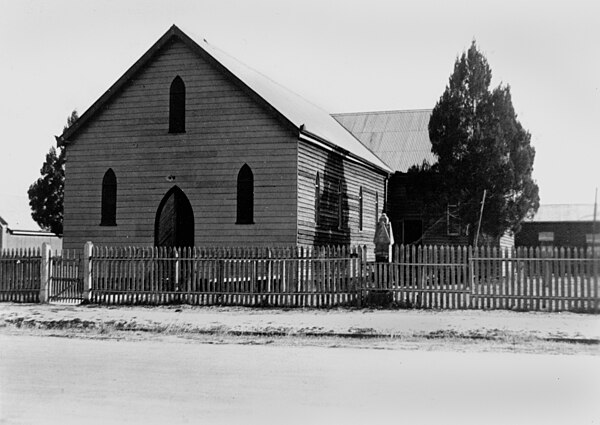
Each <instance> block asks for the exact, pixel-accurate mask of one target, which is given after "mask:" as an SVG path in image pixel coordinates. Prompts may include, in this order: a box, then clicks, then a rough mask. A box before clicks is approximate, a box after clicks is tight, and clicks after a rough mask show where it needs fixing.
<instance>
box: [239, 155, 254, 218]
mask: <svg viewBox="0 0 600 425" xmlns="http://www.w3.org/2000/svg"><path fill="white" fill-rule="evenodd" d="M235 223H236V224H254V175H253V174H252V169H251V168H250V167H249V166H248V164H244V165H243V166H242V168H241V169H240V172H239V173H238V178H237V220H236V222H235Z"/></svg>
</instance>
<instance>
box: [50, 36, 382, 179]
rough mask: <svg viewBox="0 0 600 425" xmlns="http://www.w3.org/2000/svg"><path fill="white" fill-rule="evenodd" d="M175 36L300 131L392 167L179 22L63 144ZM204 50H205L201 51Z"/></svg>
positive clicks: (318, 111) (64, 137)
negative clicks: (214, 63)
mask: <svg viewBox="0 0 600 425" xmlns="http://www.w3.org/2000/svg"><path fill="white" fill-rule="evenodd" d="M173 37H176V38H178V39H180V40H181V41H183V42H184V43H186V44H187V45H188V47H190V48H191V49H192V50H194V51H198V49H200V50H201V51H203V52H205V53H206V54H208V55H209V56H211V57H212V58H213V59H214V60H215V61H217V62H218V63H219V64H221V65H222V66H223V67H224V68H226V69H227V70H228V71H229V72H231V73H232V74H233V75H234V76H235V77H236V78H238V79H239V80H240V81H241V82H242V83H243V84H245V85H246V86H247V87H249V88H250V89H251V90H252V91H253V92H254V93H255V94H257V95H258V96H259V97H260V98H262V99H263V100H265V101H266V102H267V103H268V104H269V105H270V106H271V107H272V108H273V109H275V110H276V111H277V112H278V113H279V114H281V115H282V116H283V117H285V119H286V120H288V121H289V122H290V123H292V125H294V126H295V127H296V128H297V129H298V130H299V131H301V129H304V130H305V131H306V132H307V133H308V134H311V135H315V136H317V137H318V138H320V139H323V140H325V141H327V142H328V143H329V144H332V145H335V146H338V147H340V148H341V149H342V150H343V151H346V152H350V153H351V154H353V155H354V156H356V157H358V158H361V159H362V160H364V161H366V162H368V163H370V164H372V165H374V166H376V167H378V168H380V169H382V170H384V171H386V172H391V171H392V170H390V169H389V167H388V166H387V165H386V164H385V163H384V162H383V161H382V160H381V159H380V158H379V157H377V156H376V155H375V154H373V152H371V151H370V150H369V149H367V148H366V147H365V146H364V145H363V144H362V143H361V142H360V141H358V140H357V139H356V137H355V136H353V135H352V134H351V133H350V132H348V131H347V130H346V129H345V128H343V127H342V126H341V125H340V124H339V123H338V122H337V121H336V120H335V119H333V118H332V117H331V116H330V114H329V113H327V112H325V111H324V110H323V109H321V108H319V107H318V106H315V105H313V104H312V103H310V102H308V101H307V100H306V99H304V98H302V97H301V96H299V95H297V94H296V93H293V92H292V91H290V90H288V89H287V88H285V87H283V86H281V85H279V84H278V83H275V82H274V81H273V80H271V79H269V78H268V77H266V76H265V75H263V74H261V73H259V72H258V71H255V70H254V69H252V68H250V67H248V66H246V65H244V64H243V63H241V62H239V61H238V60H237V59H234V58H233V57H231V56H229V55H228V54H227V53H225V52H223V51H222V50H220V49H218V48H217V47H215V46H213V45H212V44H209V43H208V42H207V41H206V40H204V39H202V38H200V37H197V38H194V39H192V38H191V37H190V36H189V35H188V34H186V33H184V32H183V31H182V30H180V29H179V28H178V27H177V26H175V25H173V26H172V27H171V28H170V29H169V31H167V32H166V33H165V34H164V35H163V36H162V37H161V38H160V39H159V40H158V41H157V42H156V43H155V44H154V45H153V46H152V47H151V48H150V49H149V50H148V52H146V54H144V56H142V58H141V59H140V60H139V61H138V62H136V63H135V64H134V65H133V66H132V68H130V70H129V71H127V72H126V73H125V75H123V76H122V77H121V78H120V79H119V80H118V81H117V82H116V83H115V84H114V85H113V87H111V88H110V89H109V90H108V91H107V93H105V94H104V95H103V96H102V97H101V98H100V99H99V100H98V101H97V102H96V103H95V104H94V105H92V106H91V107H90V109H89V110H88V111H86V112H85V113H84V114H83V115H82V116H81V118H80V119H79V120H78V121H77V122H76V123H75V124H74V125H73V126H72V127H73V128H72V129H71V128H69V129H67V130H66V131H65V133H63V135H62V136H61V137H60V138H58V143H59V144H61V143H63V142H64V140H68V138H69V137H70V136H71V135H72V134H74V133H76V132H77V131H78V130H79V128H80V127H82V126H83V125H84V124H85V122H86V121H88V120H89V119H90V118H91V117H92V116H93V115H94V113H95V112H96V111H97V110H99V109H101V106H102V105H103V104H105V103H106V102H108V101H109V99H110V98H111V97H112V96H114V95H115V93H117V92H118V91H119V89H120V88H121V87H122V86H123V85H124V84H125V83H126V82H127V81H128V80H129V79H130V78H132V77H133V75H134V74H135V72H137V71H138V70H139V69H141V68H142V67H143V66H145V64H146V63H147V62H148V61H150V60H151V58H152V55H153V54H154V53H155V52H156V51H158V50H159V49H160V48H161V47H162V46H164V45H165V44H166V43H167V41H168V40H170V39H171V38H173ZM200 53H202V52H200Z"/></svg>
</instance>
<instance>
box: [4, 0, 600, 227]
mask: <svg viewBox="0 0 600 425" xmlns="http://www.w3.org/2000/svg"><path fill="white" fill-rule="evenodd" d="M599 4H600V2H598V1H597V0H595V1H592V0H569V1H532V0H520V1H517V0H500V1H491V0H488V1H482V0H479V1H475V0H473V1H470V0H463V1H459V0H448V1H435V0H427V1H417V0H411V1H406V2H403V1H382V0H369V1H349V0H345V1H341V0H336V1H326V0H302V1H281V0H280V1H275V0H254V1H230V0H215V1H202V0H198V1H174V0H169V1H156V0H155V1H151V0H140V1H124V0H119V1H82V0H77V1H71V0H63V1H56V0H54V1H51V2H50V1H25V0H19V1H17V0H14V1H8V0H0V128H2V130H3V137H2V151H1V152H2V166H0V216H7V219H8V220H9V224H11V225H12V227H13V228H23V227H25V228H30V227H32V226H33V225H32V224H31V221H29V217H28V215H29V213H28V211H29V207H28V205H27V194H26V192H27V188H28V187H29V185H30V184H31V183H32V182H33V181H34V180H35V179H36V178H38V177H39V169H40V167H41V164H42V162H43V160H44V157H45V154H46V152H47V151H48V149H49V148H50V146H51V145H53V144H54V143H55V142H54V137H53V136H54V135H57V134H60V133H61V132H62V128H63V126H64V125H65V123H66V118H67V116H68V115H69V114H70V112H71V111H72V110H73V109H77V110H78V111H79V113H80V114H81V113H83V112H84V111H85V110H86V109H87V108H88V107H89V106H90V105H91V104H92V103H93V102H94V101H95V100H96V99H97V98H98V97H100V95H102V94H103V93H104V92H105V91H106V90H107V89H108V87H109V86H110V85H112V84H113V83H114V82H115V81H116V80H117V79H118V78H119V77H120V76H121V75H122V74H123V73H124V72H125V71H126V70H127V69H128V68H129V67H130V66H131V65H132V64H133V63H134V62H135V61H136V60H137V59H138V58H139V57H140V56H141V55H142V54H143V53H144V52H145V51H146V50H147V49H148V48H149V47H150V46H151V45H152V44H153V43H154V42H155V41H156V40H157V39H158V38H159V37H160V36H161V35H162V34H164V33H165V32H166V31H167V30H168V29H169V27H170V26H171V25H172V24H176V25H178V26H179V27H180V28H181V29H182V30H184V31H185V32H188V33H189V35H191V36H192V37H193V38H196V39H198V38H200V37H202V38H206V39H207V40H208V41H209V42H210V43H212V44H214V45H216V46H217V47H219V48H221V49H222V50H224V51H226V52H228V53H229V54H230V55H231V56H234V57H236V58H237V59H238V60H240V61H242V62H244V63H246V64H247V65H249V66H251V67H252V68H255V69H257V70H259V71H261V72H263V73H264V74H266V75H267V76H269V77H270V78H272V79H273V80H275V81H277V82H279V83H281V84H282V85H284V86H286V87H288V88H289V89H291V90H293V91H295V92H297V93H298V94H300V95H302V96H303V97H305V98H306V99H308V100H310V101H312V102H313V103H315V104H317V105H319V106H321V107H322V108H324V109H325V110H326V111H328V112H331V113H333V112H353V111H376V110H395V109H421V108H433V106H434V105H435V103H436V101H437V100H438V98H439V97H440V95H441V94H442V92H443V91H444V88H445V86H446V83H447V81H448V78H449V76H450V74H451V72H452V68H453V64H454V61H455V59H456V56H457V55H459V54H460V53H462V51H464V50H465V49H467V48H468V47H469V45H470V43H471V40H473V39H476V41H477V44H478V46H479V48H480V49H481V50H482V51H483V52H484V54H485V55H486V57H487V59H488V62H489V64H490V66H491V69H492V73H493V80H492V85H493V86H496V85H498V84H500V83H504V84H510V86H511V89H512V95H513V104H514V107H515V110H516V111H517V113H518V116H519V119H520V121H521V123H522V124H523V126H524V127H525V128H526V129H528V130H529V132H530V133H531V134H532V143H533V145H534V147H535V149H536V152H537V154H536V158H535V164H534V177H535V179H536V180H537V182H538V184H539V186H540V196H541V202H542V203H593V201H594V189H595V187H597V186H600V171H599V165H600V136H599V135H598V133H599V132H598V129H597V128H598V124H599V123H600V6H598V5H599ZM11 221H12V222H11ZM15 222H16V223H15Z"/></svg>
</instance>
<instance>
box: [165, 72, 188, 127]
mask: <svg viewBox="0 0 600 425" xmlns="http://www.w3.org/2000/svg"><path fill="white" fill-rule="evenodd" d="M184 132H185V84H183V80H182V79H181V77H180V76H179V75H178V76H177V77H175V78H174V79H173V82H172V83H171V89H170V91H169V133H184Z"/></svg>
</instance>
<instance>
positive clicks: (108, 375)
mask: <svg viewBox="0 0 600 425" xmlns="http://www.w3.org/2000/svg"><path fill="white" fill-rule="evenodd" d="M599 366H600V357H598V356H588V355H577V356H557V355H548V354H523V353H505V352H504V353H502V352H494V353H461V352H447V351H441V350H437V351H427V352H423V351H410V350H373V349H370V350H365V349H357V348H351V347H343V348H327V347H314V346H313V347H307V346H280V345H274V346H273V345H266V346H265V345H261V346H253V345H239V344H224V345H214V344H200V343H198V342H197V341H184V340H181V339H177V338H174V337H170V339H169V338H168V337H167V338H166V339H163V340H161V341H136V342H132V341H119V340H114V339H108V340H93V339H70V338H52V337H47V336H46V337H39V336H23V335H20V336H19V335H0V423H3V424H24V423H32V424H38V423H39V424H58V423H60V424H86V425H91V424H108V423H128V424H138V423H139V424H142V423H143V424H185V423H190V424H193V423H203V424H236V423H244V424H281V423H287V424H289V423H292V424H321V423H323V424H325V423H326V424H337V423H343V424H355V423H394V424H397V423H411V424H432V423H435V424H441V423H444V424H447V423H450V424H453V423H460V424H462V425H466V424H481V423H485V424H508V423H510V424H538V423H539V424H545V425H548V424H561V425H563V424H595V423H599V422H598V420H599V418H600V405H599V404H598V403H597V400H598V395H599V394H600V367H599Z"/></svg>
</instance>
